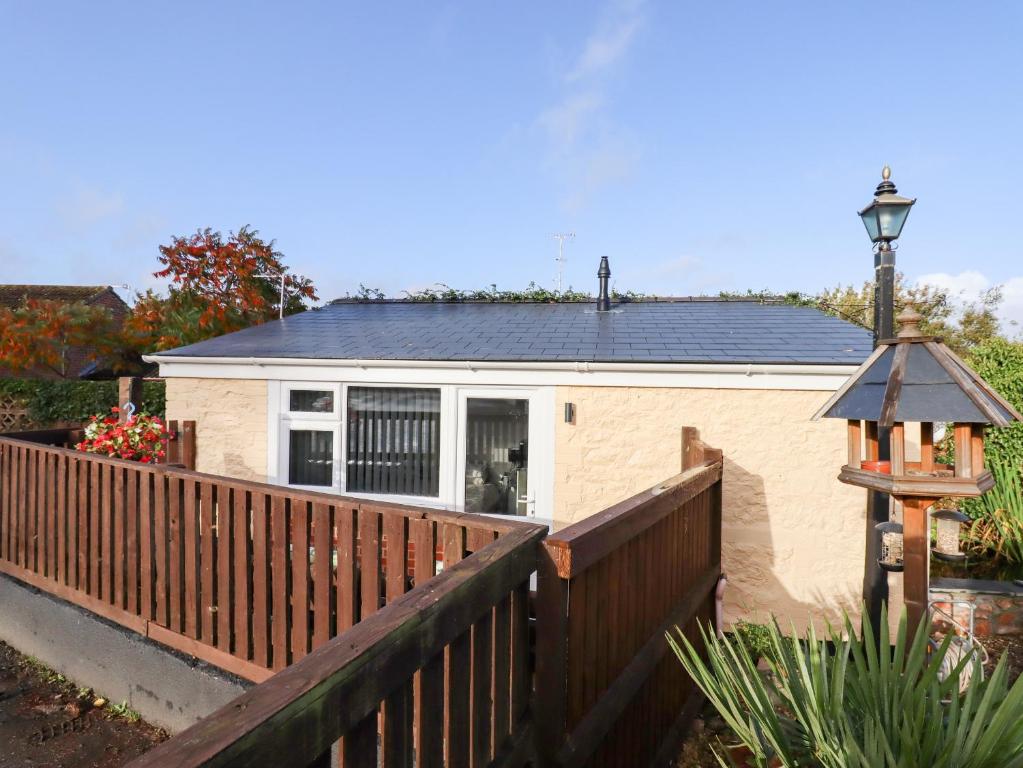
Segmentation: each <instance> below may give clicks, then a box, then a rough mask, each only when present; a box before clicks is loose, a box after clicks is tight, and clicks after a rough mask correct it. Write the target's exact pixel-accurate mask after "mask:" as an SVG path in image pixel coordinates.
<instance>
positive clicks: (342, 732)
mask: <svg viewBox="0 0 1023 768" xmlns="http://www.w3.org/2000/svg"><path fill="white" fill-rule="evenodd" d="M37 439H40V440H44V441H46V442H51V443H57V444H58V445H59V444H60V442H61V441H60V438H59V436H56V435H49V434H47V435H37ZM64 442H65V443H66V442H67V441H66V439H65V440H64ZM682 456H683V467H682V469H683V471H682V473H681V474H679V475H677V476H675V477H673V478H671V479H670V480H668V481H665V482H664V483H662V484H661V485H659V486H657V487H655V488H652V489H650V490H647V491H644V492H643V493H640V494H637V495H636V496H634V497H632V498H630V499H627V500H625V501H623V502H621V503H619V504H615V505H613V506H611V507H609V508H608V509H606V510H604V511H602V512H599V513H598V514H596V515H594V516H593V517H590V518H588V519H586V520H584V521H582V522H580V523H578V524H576V525H573V526H571V527H569V528H566V529H564V530H562V531H559V532H558V533H556V534H554V535H551V536H549V537H547V538H546V539H545V534H546V533H547V529H546V527H543V526H537V525H533V524H531V523H528V522H523V521H516V520H511V519H499V518H494V517H484V516H479V515H471V514H469V515H467V514H458V513H454V512H446V511H439V510H430V509H425V508H419V507H411V506H404V505H399V504H385V503H377V502H368V501H365V500H361V499H356V498H350V497H342V496H335V495H328V494H322V493H313V492H306V491H298V490H295V489H291V488H281V487H279V486H272V485H265V484H261V483H252V482H244V481H239V480H234V479H229V478H224V477H217V476H213V475H205V474H200V473H197V472H193V471H189V470H183V469H178V468H174V467H169V466H149V465H142V464H137V463H134V462H127V461H121V460H117V459H110V458H106V457H100V456H95V455H92V454H83V453H80V452H76V451H74V450H69V449H67V448H62V447H57V446H55V445H42V444H39V443H33V442H28V441H26V440H24V439H12V438H10V437H0V572H4V573H7V574H10V575H12V576H14V577H16V578H18V579H21V580H23V581H25V582H28V583H30V584H32V585H34V586H36V587H38V588H40V589H43V590H45V591H48V592H50V593H52V594H55V595H57V596H59V597H62V598H64V599H67V600H69V601H71V602H75V603H78V604H79V605H82V606H84V607H86V608H88V609H90V610H92V611H93V612H95V613H98V614H100V615H103V616H105V617H107V618H108V619H111V620H113V621H116V622H119V623H121V624H123V625H124V626H127V627H130V628H132V629H134V630H136V631H138V632H140V633H142V634H145V635H147V636H149V637H151V638H153V639H155V640H158V641H160V642H163V643H165V644H167V645H169V646H172V647H174V648H177V649H179V650H182V651H185V652H187V653H190V654H192V655H194V656H197V657H199V658H202V659H205V660H206V661H209V662H211V663H213V664H216V665H218V666H220V667H222V668H224V669H228V670H230V671H232V672H235V673H236V674H239V675H241V676H243V677H246V678H248V679H250V680H253V681H257V682H260V684H259V685H257V686H256V687H254V688H253V689H251V690H250V691H248V692H247V693H245V694H244V695H243V696H242V697H240V698H239V699H237V700H236V701H235V702H232V703H231V704H230V705H228V706H226V707H224V708H223V709H222V710H220V711H219V712H217V713H214V714H213V715H211V716H210V717H209V718H206V719H205V720H203V721H202V722H200V723H198V724H197V725H195V726H193V727H192V728H190V729H188V730H187V731H184V732H183V733H181V734H179V735H178V736H176V737H175V738H173V739H171V740H170V741H168V742H166V743H165V744H163V745H161V746H159V747H157V748H156V749H154V750H153V751H151V752H150V753H147V754H146V755H144V756H143V757H141V758H140V759H139V760H137V761H136V762H135V763H133V764H132V765H133V768H144V767H146V766H175V767H177V766H183V767H184V768H192V767H193V766H228V765H230V766H246V765H295V766H305V765H309V766H316V767H317V768H322V767H324V766H326V765H328V764H329V762H330V750H331V748H332V745H334V744H335V743H336V742H337V741H338V740H339V739H340V740H341V744H340V754H341V758H342V763H343V765H344V768H361V767H362V766H366V767H367V768H369V767H370V766H372V767H373V768H375V767H376V766H378V765H382V766H386V767H387V768H390V767H391V766H402V767H406V766H407V767H411V766H412V765H415V766H417V768H430V767H431V766H440V765H446V766H453V767H454V768H461V767H463V766H465V767H466V768H482V767H483V766H495V767H497V766H502V767H503V766H521V765H525V764H526V763H527V762H533V763H536V764H539V765H540V766H544V767H545V768H546V767H550V768H555V767H556V768H573V767H575V766H584V765H594V766H633V765H667V764H669V763H670V759H671V758H672V757H674V751H675V750H676V748H677V746H678V742H679V741H680V737H681V735H682V734H683V733H684V729H685V727H686V726H687V725H688V723H689V721H690V720H691V718H692V716H693V715H694V714H695V710H696V708H697V707H698V705H699V703H700V698H699V695H698V692H697V691H696V689H695V687H694V686H693V684H692V681H690V680H689V679H688V678H687V677H686V676H685V674H684V672H683V670H682V667H681V665H679V664H678V662H677V661H676V660H675V659H674V658H672V657H671V654H670V653H669V652H668V647H667V643H666V641H665V637H664V634H665V632H666V631H667V630H669V629H671V628H673V627H674V626H679V627H681V628H682V629H683V631H684V632H686V633H687V635H688V636H689V637H690V639H692V640H694V641H695V640H696V639H697V635H696V630H697V627H698V625H700V624H705V623H706V622H708V621H711V619H712V617H713V615H714V610H713V609H714V598H713V594H714V587H715V585H716V583H717V581H718V578H719V576H720V570H721V565H720V561H721V557H720V555H721V477H722V457H721V452H720V451H716V450H714V449H711V448H708V447H707V446H706V445H704V444H703V443H702V442H701V441H700V440H699V437H698V435H697V433H696V431H695V430H691V429H685V430H683V445H682ZM536 572H539V580H538V592H537V594H536V596H535V607H536V622H535V627H534V632H535V638H536V639H535V643H534V644H531V642H530V627H529V613H528V612H529V605H530V595H529V588H530V579H531V577H532V575H533V574H534V573H536ZM531 657H535V666H536V674H535V676H534V675H532V671H531ZM274 673H276V674H274ZM268 678H269V679H268Z"/></svg>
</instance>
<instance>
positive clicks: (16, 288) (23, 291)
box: [0, 285, 116, 309]
mask: <svg viewBox="0 0 1023 768" xmlns="http://www.w3.org/2000/svg"><path fill="white" fill-rule="evenodd" d="M107 291H110V292H111V293H113V290H112V289H111V288H110V286H107V285H0V307H8V308H10V309H17V308H18V307H20V306H21V305H22V304H24V303H25V301H26V300H27V299H39V300H45V301H63V302H68V303H71V302H75V301H84V302H86V303H89V302H90V301H92V300H93V299H96V298H98V297H99V296H100V295H102V294H104V293H106V292H107ZM114 295H115V296H116V294H114Z"/></svg>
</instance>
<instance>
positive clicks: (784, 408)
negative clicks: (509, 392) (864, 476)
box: [554, 387, 865, 629]
mask: <svg viewBox="0 0 1023 768" xmlns="http://www.w3.org/2000/svg"><path fill="white" fill-rule="evenodd" d="M829 395H830V393H828V392H807V391H768V390H734V389H660V388H641V387H636V388H618V387H559V388H558V390H557V409H558V410H557V412H558V413H561V412H562V411H563V408H564V403H566V402H571V403H574V404H575V406H576V420H575V423H574V424H566V423H564V421H563V420H558V421H557V423H556V427H555V485H554V518H555V525H556V526H557V527H561V526H564V525H567V524H569V523H572V522H575V521H577V520H581V519H583V518H585V517H587V516H589V515H592V514H594V513H595V512H598V511H599V510H601V509H603V508H604V507H606V506H608V505H609V504H612V503H615V502H618V501H621V500H622V499H625V498H627V497H629V496H631V495H632V494H634V493H637V492H638V491H641V490H643V489H645V488H649V487H650V486H652V485H655V484H657V483H659V482H661V481H662V480H664V479H666V478H667V477H670V476H671V475H672V474H675V473H677V472H678V471H680V469H681V461H682V459H681V452H682V451H681V430H682V427H683V426H693V427H697V428H698V429H699V430H700V435H701V437H702V439H703V440H704V441H705V442H707V443H708V444H710V445H712V446H713V447H715V448H720V449H722V450H723V451H724V457H725V461H724V487H723V505H724V510H723V515H724V520H723V555H722V557H723V567H724V570H725V572H726V574H727V576H728V583H729V586H728V590H727V593H726V620H728V621H734V620H735V619H736V618H738V617H740V616H745V617H752V618H755V619H759V620H763V619H764V618H766V616H767V614H768V613H774V614H775V615H777V616H778V617H779V619H780V620H781V621H782V622H783V626H785V625H787V623H788V622H789V621H792V622H795V624H796V626H797V628H800V629H801V628H803V627H804V626H805V625H806V623H807V619H808V618H809V617H810V616H811V614H812V616H813V617H814V619H815V623H816V624H817V625H818V626H822V625H823V623H824V621H825V620H828V619H830V620H831V621H832V622H834V621H836V620H838V619H839V618H840V616H841V611H842V609H846V610H848V611H850V613H855V614H858V613H859V604H860V593H861V584H862V574H863V557H864V525H865V511H864V507H865V492H864V491H862V490H860V489H857V488H852V487H849V486H846V485H843V484H842V483H839V482H838V480H837V479H836V478H837V475H838V471H839V468H840V467H841V466H842V465H843V464H844V463H845V461H846V433H845V422H844V421H839V420H834V419H825V420H821V421H819V422H816V423H815V422H812V421H810V417H811V415H812V414H813V413H814V412H815V411H816V410H817V409H818V408H819V407H820V406H821V405H822V404H823V403H824V402H825V401H826V400H827V399H828V397H829Z"/></svg>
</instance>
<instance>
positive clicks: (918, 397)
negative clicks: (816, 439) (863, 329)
mask: <svg viewBox="0 0 1023 768" xmlns="http://www.w3.org/2000/svg"><path fill="white" fill-rule="evenodd" d="M922 319H923V318H922V317H921V316H920V315H919V314H918V313H917V312H915V311H913V310H907V311H905V312H903V313H902V314H901V315H899V317H898V318H897V320H898V322H899V325H900V330H899V333H898V337H897V338H894V339H882V340H881V341H879V342H878V346H877V349H875V350H874V353H873V354H872V355H871V356H870V357H869V358H868V359H867V360H866V362H864V363H863V365H861V366H860V368H859V370H857V371H856V372H855V373H854V374H853V375H852V376H850V377H849V380H848V381H847V382H846V383H845V384H844V385H843V386H842V388H841V389H839V390H838V391H837V392H836V393H835V394H834V396H833V397H832V398H831V399H830V400H828V402H827V403H825V404H824V406H823V407H822V408H821V409H820V410H819V411H818V412H817V413H816V414H815V415H814V420H817V419H819V418H822V417H823V418H833V419H845V420H846V421H847V422H848V437H849V441H848V442H849V458H848V462H847V464H846V465H845V466H844V467H842V470H841V472H840V473H839V476H838V479H839V480H841V481H842V482H843V483H848V484H849V485H857V486H859V487H861V488H869V489H871V490H874V491H881V492H883V493H887V494H889V495H890V496H891V497H892V498H893V499H894V501H895V506H896V509H895V512H896V515H895V516H896V518H898V517H900V515H899V514H898V513H899V512H901V518H902V525H903V527H904V540H903V546H904V558H905V564H904V565H905V580H904V591H905V602H906V607H907V610H908V613H909V620H910V626H911V628H913V629H915V627H916V626H918V624H919V622H920V620H921V619H922V618H923V615H924V612H925V611H926V609H927V589H928V565H929V559H930V546H929V544H930V532H929V527H928V514H927V513H928V510H929V509H930V507H931V506H933V505H934V503H935V502H936V501H938V500H939V499H943V498H964V497H971V496H980V495H981V494H983V493H984V492H986V491H987V490H989V489H990V488H991V487H992V486H993V485H994V482H995V481H994V478H993V477H992V476H991V473H990V472H988V471H987V470H986V469H985V468H984V426H985V425H988V424H991V425H994V426H997V427H1005V426H1008V425H1009V424H1011V423H1012V422H1014V421H1023V417H1021V416H1020V414H1019V413H1018V412H1017V411H1016V410H1015V409H1014V408H1013V407H1012V406H1011V405H1010V404H1009V403H1008V402H1007V401H1006V400H1005V399H1004V398H1003V397H1001V395H999V394H998V393H997V392H995V391H994V389H992V388H991V386H990V385H988V383H987V382H985V381H984V380H983V379H982V378H980V376H978V375H977V374H976V373H975V372H974V371H973V370H972V369H971V368H970V367H969V366H968V365H967V364H966V363H964V362H963V361H962V360H961V359H960V358H959V357H958V356H957V355H956V354H955V353H954V352H953V351H952V350H950V349H949V348H948V347H947V346H945V344H943V343H942V341H941V339H940V338H937V337H934V336H925V335H923V333H922V332H921V331H920V327H919V325H920V322H921V320H922ZM914 422H915V423H918V424H919V425H920V460H919V461H907V460H906V428H905V426H906V424H907V423H914ZM946 423H952V424H953V425H954V427H953V430H954V432H953V440H954V444H955V463H954V464H942V463H939V462H938V461H937V460H936V458H935V455H934V425H935V424H939V425H940V424H946ZM882 440H886V441H887V442H888V446H889V448H890V452H889V456H890V459H887V460H885V459H882V458H881V456H880V453H881V451H880V445H881V441H882ZM957 535H958V531H957ZM956 549H958V544H957V545H956Z"/></svg>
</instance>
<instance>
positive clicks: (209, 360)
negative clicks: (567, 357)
mask: <svg viewBox="0 0 1023 768" xmlns="http://www.w3.org/2000/svg"><path fill="white" fill-rule="evenodd" d="M142 359H143V360H145V361H146V362H147V363H158V364H160V365H168V364H169V365H175V364H188V365H239V366H257V367H262V366H293V367H298V366H302V367H323V368H363V369H365V368H424V369H441V370H462V371H465V370H469V371H487V370H489V371H569V372H572V373H602V372H622V373H637V372H650V373H731V374H744V375H746V376H753V375H759V376H765V375H771V374H797V375H798V374H816V375H820V374H822V373H827V374H832V375H835V376H843V375H844V376H848V375H850V374H852V373H854V372H855V371H856V370H857V369H858V368H859V366H858V365H835V364H826V363H818V364H789V363H779V364H773V363H757V364H753V363H597V362H593V363H591V362H517V361H494V360H352V359H343V360H339V359H324V358H295V357H186V356H184V355H143V356H142Z"/></svg>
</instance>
